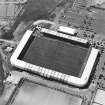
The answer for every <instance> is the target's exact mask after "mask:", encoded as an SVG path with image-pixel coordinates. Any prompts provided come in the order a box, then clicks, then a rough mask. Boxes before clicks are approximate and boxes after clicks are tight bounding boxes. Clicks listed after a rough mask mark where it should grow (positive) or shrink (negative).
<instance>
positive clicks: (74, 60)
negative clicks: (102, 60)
mask: <svg viewBox="0 0 105 105" xmlns="http://www.w3.org/2000/svg"><path fill="white" fill-rule="evenodd" d="M98 54H99V50H98V49H96V48H93V47H91V46H90V45H89V44H88V41H87V40H86V39H81V38H79V37H76V36H70V35H67V34H63V33H60V32H58V31H54V30H51V29H46V28H41V29H40V30H39V32H38V33H37V32H35V30H34V31H33V30H27V31H26V33H25V34H24V36H23V38H22V40H21V42H20V43H19V45H18V46H17V48H16V50H15V51H14V53H13V55H12V57H11V64H12V65H13V66H15V67H18V68H20V69H22V70H25V71H28V72H29V71H30V72H33V73H35V74H38V75H41V76H44V77H46V78H51V79H54V80H58V81H62V82H65V83H67V84H72V85H76V86H79V87H81V86H84V85H86V83H87V82H88V80H89V77H90V74H91V72H92V70H93V68H94V65H95V62H96V60H97V56H98Z"/></svg>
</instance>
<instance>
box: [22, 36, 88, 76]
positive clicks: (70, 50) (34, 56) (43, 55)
mask: <svg viewBox="0 0 105 105" xmlns="http://www.w3.org/2000/svg"><path fill="white" fill-rule="evenodd" d="M87 53H88V49H87V48H84V47H80V46H77V45H73V44H71V43H69V42H64V41H60V40H56V39H52V38H48V37H47V38H46V37H41V38H35V39H34V41H32V43H31V45H30V46H29V48H28V50H27V51H26V53H25V54H24V55H23V58H22V60H24V61H26V62H29V63H31V64H35V65H38V66H41V67H45V68H49V69H52V70H56V71H58V72H61V73H65V74H68V75H73V76H79V73H80V71H81V67H82V65H83V63H84V60H85V58H86V55H87Z"/></svg>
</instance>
